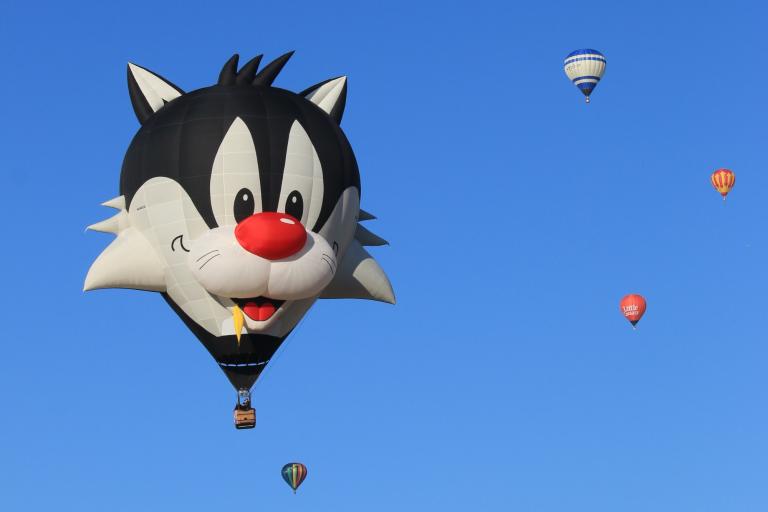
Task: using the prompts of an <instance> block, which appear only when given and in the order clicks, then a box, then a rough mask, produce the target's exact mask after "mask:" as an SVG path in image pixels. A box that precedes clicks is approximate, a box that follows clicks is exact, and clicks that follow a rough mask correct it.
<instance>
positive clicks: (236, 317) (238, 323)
mask: <svg viewBox="0 0 768 512" xmlns="http://www.w3.org/2000/svg"><path fill="white" fill-rule="evenodd" d="M232 321H233V322H234V323H235V336H237V346H238V347H239V346H240V335H241V334H242V332H243V322H245V318H243V312H242V311H241V310H240V306H238V305H235V307H233V308H232Z"/></svg>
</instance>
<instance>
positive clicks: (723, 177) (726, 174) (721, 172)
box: [710, 169, 736, 201]
mask: <svg viewBox="0 0 768 512" xmlns="http://www.w3.org/2000/svg"><path fill="white" fill-rule="evenodd" d="M710 180H711V181H712V186H713V187H715V190H717V191H718V192H720V195H721V196H723V201H725V196H727V195H728V192H730V191H731V189H732V188H733V186H734V185H735V184H736V175H735V174H733V171H731V170H730V169H718V170H716V171H715V172H713V173H712V176H711V177H710Z"/></svg>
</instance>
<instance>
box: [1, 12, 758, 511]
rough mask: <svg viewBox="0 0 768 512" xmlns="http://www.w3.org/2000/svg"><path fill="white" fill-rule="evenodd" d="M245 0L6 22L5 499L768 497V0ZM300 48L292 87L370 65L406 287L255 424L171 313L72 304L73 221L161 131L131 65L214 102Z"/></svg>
mask: <svg viewBox="0 0 768 512" xmlns="http://www.w3.org/2000/svg"><path fill="white" fill-rule="evenodd" d="M224 3H225V2H221V3H219V2H213V1H211V0H208V1H205V2H199V1H185V2H172V1H169V2H149V1H134V2H125V3H115V5H113V4H112V3H111V2H98V3H97V2H93V3H78V2H73V3H71V5H70V2H50V3H48V4H45V3H39V2H21V1H16V0H10V1H8V0H6V1H5V2H4V3H3V5H2V8H1V12H0V48H1V49H2V50H1V53H0V54H1V55H2V72H1V73H2V74H1V79H0V97H1V98H2V101H0V119H2V122H0V141H1V142H0V144H1V145H2V155H3V157H2V164H1V165H2V177H3V185H2V186H1V187H0V213H1V214H2V218H3V219H4V222H3V224H4V230H3V240H4V242H3V249H4V250H3V251H0V264H1V265H2V268H3V275H4V276H5V277H4V281H3V290H4V293H3V295H2V299H0V300H2V308H0V309H1V310H2V311H3V313H2V324H3V326H4V331H3V333H2V344H3V346H4V348H3V351H2V356H1V357H0V404H1V406H2V409H1V410H2V413H0V419H1V420H2V421H0V509H2V510H8V511H11V510H12V511H16V510H31V511H37V510H64V511H68V510H73V511H74V510H76V511H78V512H83V511H102V510H115V511H136V510H141V511H156V510H157V511H160V510H185V511H198V510H199V511H210V510H228V509H230V508H231V509H235V508H237V509H238V510H242V509H243V507H245V509H248V510H281V511H313V512H320V511H335V512H341V511H355V512H357V511H361V510H365V511H391V510H441V511H454V510H455V511H467V510H485V509H488V510H513V511H524V512H563V511H569V512H582V511H583V512H617V511H618V512H668V511H669V512H680V511H684V512H693V511H696V512H733V511H738V512H753V511H754V512H757V511H760V512H762V511H764V510H765V509H766V506H767V505H766V504H767V503H768V486H767V485H766V481H767V480H768V412H767V411H768V408H766V392H767V390H768V374H767V373H766V371H765V367H766V361H767V360H768V346H767V345H766V341H767V340H768V336H766V333H765V319H766V313H765V307H766V304H765V295H764V290H765V288H766V284H767V283H768V275H767V274H766V270H765V268H766V267H765V263H766V258H767V257H768V236H766V229H765V219H766V216H767V215H768V203H767V202H766V197H768V174H766V169H768V156H767V155H766V123H765V118H766V113H767V107H768V105H767V104H766V97H767V96H766V92H765V91H766V83H767V82H768V73H767V72H766V69H767V68H766V66H765V62H764V61H765V55H766V51H768V44H767V43H766V37H765V19H767V18H768V10H766V8H765V7H764V6H761V5H759V3H758V2H750V3H738V2H715V1H696V2H677V3H676V4H675V5H674V6H673V5H670V2H635V5H634V6H633V7H628V6H624V5H619V4H621V2H613V1H607V2H576V1H570V2H547V3H545V2H525V3H521V4H520V5H519V6H511V5H509V4H508V3H507V2H499V3H497V4H492V3H487V2H479V1H475V2H466V3H464V4H457V3H454V2H441V3H439V4H438V3H435V4H434V5H432V6H419V5H416V3H415V2H410V1H408V2H395V1H389V2H382V3H379V4H374V3H370V2H346V3H341V2H330V1H329V2H315V1H313V2H303V3H300V2H292V3H290V4H287V3H285V2H277V1H273V2H254V1H251V2H239V3H237V4H235V3H231V5H230V7H223V6H222V4H224ZM118 4H119V5H118ZM583 47H590V48H597V49H599V50H601V51H602V52H603V53H605V55H606V56H607V59H608V67H607V71H606V74H605V77H604V80H603V81H602V82H601V83H600V85H599V86H598V87H597V89H596V91H595V93H594V94H593V102H592V104H591V105H589V106H587V105H585V104H584V100H583V97H582V96H581V94H580V93H579V92H578V91H577V90H576V88H575V87H574V86H573V85H571V84H570V83H569V82H568V80H567V79H566V77H565V75H564V73H563V70H562V59H563V57H564V56H565V55H567V54H568V53H569V52H570V51H572V50H574V49H577V48H583ZM291 49H293V50H296V55H295V56H294V58H293V59H292V61H291V62H290V63H289V64H288V66H287V67H286V69H285V71H284V72H283V73H282V75H281V76H280V78H279V79H278V81H277V82H276V85H277V86H280V87H285V88H289V89H292V90H301V89H303V88H305V87H307V86H308V85H311V84H314V83H316V82H318V81H320V80H323V79H325V78H329V77H331V76H337V75H340V74H346V75H348V76H349V96H348V101H347V110H346V114H345V116H344V122H343V127H344V129H345V130H346V133H347V134H348V136H349V138H350V140H351V141H352V144H353V147H354V149H355V151H356V155H357V158H358V161H359V164H360V170H361V174H362V182H363V203H362V204H363V207H364V208H365V209H367V210H369V211H371V212H373V213H374V214H376V215H377V216H378V217H379V220H377V221H375V222H373V223H370V224H369V227H371V228H372V229H373V230H374V231H375V232H377V233H379V234H380V235H382V236H383V237H385V238H387V239H389V240H390V242H391V246H389V247H385V248H381V249H376V250H375V254H376V256H377V258H378V259H379V260H380V261H381V263H382V265H383V266H384V267H385V268H386V270H387V271H388V273H389V274H390V276H391V279H392V282H393V284H394V287H395V291H396V293H397V297H398V301H399V302H398V304H397V306H395V307H392V306H388V305H384V304H379V303H372V302H362V301H328V302H323V303H320V304H319V305H318V306H316V307H315V308H314V309H313V310H312V311H311V312H310V314H309V315H308V316H307V317H306V318H305V320H304V321H303V323H302V324H301V325H300V327H299V328H298V329H297V331H296V332H295V333H294V334H293V336H292V337H291V338H290V339H289V341H288V343H287V344H286V345H284V347H283V349H282V350H281V352H280V353H279V357H278V358H277V360H275V361H273V363H272V365H271V367H270V369H269V371H268V372H267V373H266V374H265V375H264V376H263V378H262V380H261V381H260V383H259V384H257V386H256V388H255V405H256V407H257V411H258V426H257V428H256V429H255V430H252V431H236V430H235V429H234V428H233V427H232V422H231V408H232V405H233V401H234V393H233V391H232V389H231V388H230V385H229V383H228V382H227V380H226V378H225V377H224V375H223V374H222V373H221V372H220V371H219V369H218V368H217V366H216V365H215V363H214V362H213V360H212V359H211V358H210V356H209V355H208V354H207V353H206V352H205V350H204V349H203V347H202V346H201V345H200V344H199V343H198V342H197V340H196V339H195V338H194V337H193V336H192V334H191V333H189V332H188V331H187V329H186V328H185V327H184V326H183V324H182V323H181V321H180V320H179V319H178V318H177V317H176V316H175V315H174V313H173V312H172V311H171V310H170V309H169V308H168V307H167V306H166V305H165V304H164V302H163V301H162V299H161V298H160V297H159V296H157V295H153V294H150V293H140V292H131V291H118V290H110V291H100V292H89V293H87V294H83V293H82V292H81V289H82V284H83V278H84V276H85V273H86V270H87V268H88V266H89V265H90V263H91V262H92V260H93V259H94V258H95V257H96V255H98V253H99V252H100V251H101V250H102V249H103V247H105V246H106V244H107V243H108V241H109V238H108V237H107V236H106V235H101V234H98V233H84V231H83V229H84V227H85V226H86V225H88V224H91V223H93V222H95V221H98V220H101V219H103V218H105V217H106V216H107V215H108V214H109V212H108V210H107V209H105V208H103V207H100V206H99V203H100V202H102V201H104V200H107V199H110V198H111V197H113V196H115V195H117V190H118V177H119V170H120V165H121V162H122V158H123V154H124V151H125V149H126V148H127V145H128V143H129V141H130V138H131V137H132V135H133V133H134V132H135V131H136V129H137V128H138V124H137V121H136V119H135V117H134V115H133V112H132V110H131V106H130V102H129V100H128V94H127V87H126V83H125V66H126V62H127V61H129V60H130V61H132V62H136V63H137V64H140V65H143V66H145V67H148V68H150V69H152V70H154V71H156V72H158V73H160V74H162V75H163V76H165V77H167V78H168V79H170V80H172V81H173V82H175V83H176V84H178V85H179V86H180V87H182V88H184V89H185V90H192V89H196V88H199V87H203V86H207V85H210V84H212V83H214V82H215V80H216V78H217V76H218V72H219V69H220V67H221V65H222V64H223V63H224V61H225V60H226V59H227V58H228V57H229V56H230V55H231V54H232V53H234V52H239V53H240V54H241V55H242V56H243V58H250V57H251V56H253V55H256V54H258V53H262V52H263V53H265V54H266V56H267V57H276V56H277V55H279V54H281V53H283V52H285V51H287V50H291ZM717 167H730V168H732V169H734V171H735V172H736V174H737V183H736V187H735V188H734V190H733V192H732V193H731V195H730V196H729V199H728V202H727V204H726V205H723V204H722V201H721V200H720V197H719V195H718V194H717V193H716V192H715V191H714V190H713V189H712V188H711V186H710V184H709V174H710V172H711V171H712V170H713V169H715V168H717ZM626 293H641V294H643V295H645V296H646V297H647V299H648V303H649V307H648V312H647V314H646V316H645V318H644V319H643V320H642V322H641V323H640V324H639V328H638V330H637V331H636V332H633V331H632V329H631V328H630V326H629V324H628V323H627V322H626V321H625V320H624V319H623V318H622V317H621V314H620V313H619V310H618V301H619V299H620V298H621V297H622V296H623V295H624V294H626ZM179 375H183V376H185V377H186V380H185V381H184V382H185V383H184V386H183V387H181V388H178V387H175V386H174V382H177V381H178V376H179ZM112 401H114V405H110V402H112ZM294 459H296V460H300V461H303V462H305V463H306V464H307V466H308V467H309V476H308V478H307V480H306V482H305V484H304V486H303V487H302V488H301V489H300V491H299V494H298V495H297V496H293V495H292V494H291V493H290V489H289V488H288V487H287V486H286V485H285V484H284V483H283V482H282V481H281V479H280V475H279V470H280V467H281V466H282V465H283V464H284V463H286V462H288V461H291V460H294Z"/></svg>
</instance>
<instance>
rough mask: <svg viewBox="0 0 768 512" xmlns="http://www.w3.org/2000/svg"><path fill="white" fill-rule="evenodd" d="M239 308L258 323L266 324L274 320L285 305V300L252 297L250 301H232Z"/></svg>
mask: <svg viewBox="0 0 768 512" xmlns="http://www.w3.org/2000/svg"><path fill="white" fill-rule="evenodd" d="M231 300H232V302H234V303H235V304H237V307H239V308H240V310H241V311H242V312H243V313H244V314H245V316H247V317H248V318H250V319H251V320H255V321H257V322H265V321H267V320H269V319H270V318H272V317H273V316H274V315H275V313H277V310H278V309H280V307H281V306H282V305H283V304H285V301H284V300H277V299H270V298H269V297H263V296H262V297H251V298H249V299H235V298H233V299H231Z"/></svg>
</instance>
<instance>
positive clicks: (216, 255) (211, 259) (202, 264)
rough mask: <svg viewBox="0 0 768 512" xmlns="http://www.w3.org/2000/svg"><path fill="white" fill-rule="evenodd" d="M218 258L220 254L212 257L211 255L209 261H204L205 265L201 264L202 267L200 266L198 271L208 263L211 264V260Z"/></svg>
mask: <svg viewBox="0 0 768 512" xmlns="http://www.w3.org/2000/svg"><path fill="white" fill-rule="evenodd" d="M218 256H221V254H214V255H213V256H211V257H210V258H209V259H207V260H205V263H203V264H202V265H200V268H199V270H203V267H204V266H206V265H207V264H208V263H210V262H211V260H212V259H214V258H217V257H218ZM198 261H200V260H198Z"/></svg>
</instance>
